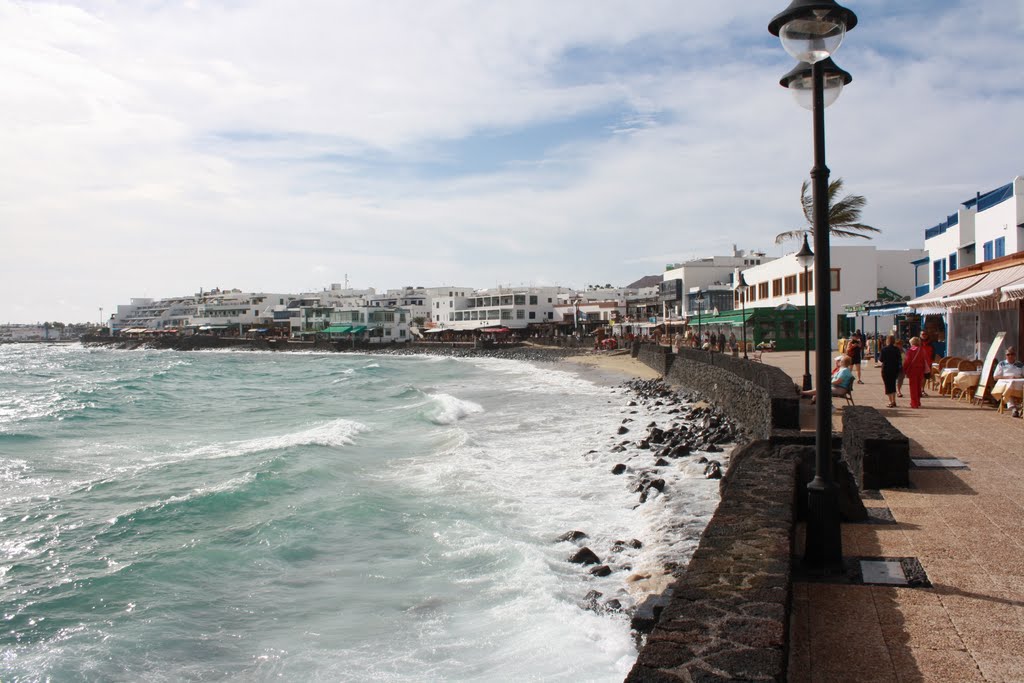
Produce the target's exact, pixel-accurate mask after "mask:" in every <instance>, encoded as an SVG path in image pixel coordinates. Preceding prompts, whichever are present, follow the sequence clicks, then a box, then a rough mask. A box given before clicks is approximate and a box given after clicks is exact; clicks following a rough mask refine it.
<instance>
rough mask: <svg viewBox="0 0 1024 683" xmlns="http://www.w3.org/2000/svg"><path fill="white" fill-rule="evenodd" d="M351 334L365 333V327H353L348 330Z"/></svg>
mask: <svg viewBox="0 0 1024 683" xmlns="http://www.w3.org/2000/svg"><path fill="white" fill-rule="evenodd" d="M349 332H351V333H352V334H359V333H360V332H366V325H353V326H352V329H351V330H349Z"/></svg>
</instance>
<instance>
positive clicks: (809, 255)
mask: <svg viewBox="0 0 1024 683" xmlns="http://www.w3.org/2000/svg"><path fill="white" fill-rule="evenodd" d="M796 262H797V263H798V264H800V267H801V268H803V269H804V384H803V386H804V391H808V390H809V389H810V388H811V327H810V323H809V322H808V317H807V310H808V309H807V294H808V290H809V289H810V288H811V287H810V285H811V281H810V279H809V273H808V272H807V271H808V269H809V268H810V267H811V266H812V265H814V252H813V251H811V248H810V246H808V244H807V233H804V245H803V246H802V247H800V251H798V252H796Z"/></svg>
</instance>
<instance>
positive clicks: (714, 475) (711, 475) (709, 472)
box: [704, 460, 722, 479]
mask: <svg viewBox="0 0 1024 683" xmlns="http://www.w3.org/2000/svg"><path fill="white" fill-rule="evenodd" d="M704 477H705V478H706V479H721V478H722V463H720V462H718V461H717V460H712V461H711V462H709V463H708V464H707V467H705V468H704Z"/></svg>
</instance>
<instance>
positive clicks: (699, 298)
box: [693, 290, 704, 349]
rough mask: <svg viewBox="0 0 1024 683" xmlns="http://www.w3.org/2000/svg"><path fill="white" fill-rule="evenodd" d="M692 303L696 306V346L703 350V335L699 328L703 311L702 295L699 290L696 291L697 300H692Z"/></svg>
mask: <svg viewBox="0 0 1024 683" xmlns="http://www.w3.org/2000/svg"><path fill="white" fill-rule="evenodd" d="M693 303H695V304H697V346H698V347H699V348H702V349H703V348H704V334H703V333H702V332H701V328H700V314H701V311H702V310H703V309H704V294H702V293H701V292H700V290H698V291H697V298H696V299H694V300H693Z"/></svg>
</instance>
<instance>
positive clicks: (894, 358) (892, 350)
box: [877, 334, 903, 408]
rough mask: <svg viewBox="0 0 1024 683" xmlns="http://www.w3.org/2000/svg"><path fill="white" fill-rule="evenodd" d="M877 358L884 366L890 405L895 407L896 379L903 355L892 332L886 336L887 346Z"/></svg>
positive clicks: (883, 376) (883, 381)
mask: <svg viewBox="0 0 1024 683" xmlns="http://www.w3.org/2000/svg"><path fill="white" fill-rule="evenodd" d="M877 359H878V362H879V363H880V364H881V366H882V384H884V385H885V395H886V397H888V399H889V405H888V407H889V408H895V407H896V380H897V379H899V376H900V370H901V369H902V365H903V357H902V356H901V355H900V350H899V349H898V348H896V337H894V336H893V335H891V334H890V335H889V336H888V337H886V338H885V346H884V347H882V350H881V351H879V352H878V356H877Z"/></svg>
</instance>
